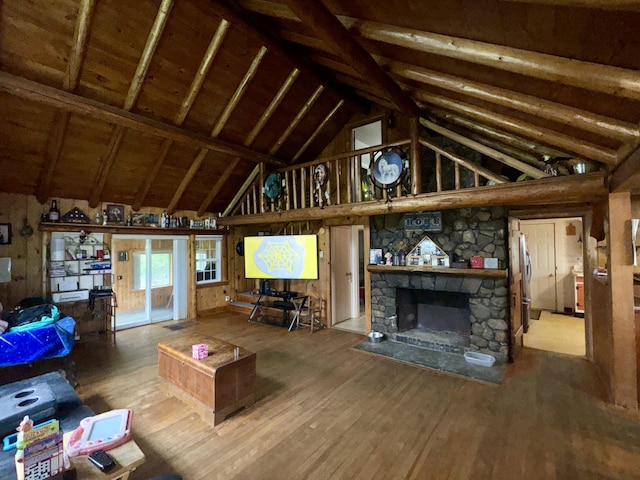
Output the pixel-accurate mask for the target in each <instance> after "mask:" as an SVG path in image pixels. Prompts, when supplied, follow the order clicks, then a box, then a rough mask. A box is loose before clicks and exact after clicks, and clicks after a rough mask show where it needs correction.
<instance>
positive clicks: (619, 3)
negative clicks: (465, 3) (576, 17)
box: [500, 0, 640, 12]
mask: <svg viewBox="0 0 640 480" xmlns="http://www.w3.org/2000/svg"><path fill="white" fill-rule="evenodd" d="M500 1H502V2H508V3H526V4H533V5H552V6H557V7H583V8H592V9H596V10H621V11H629V12H639V11H640V4H638V0H500Z"/></svg>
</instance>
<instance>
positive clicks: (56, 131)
mask: <svg viewBox="0 0 640 480" xmlns="http://www.w3.org/2000/svg"><path fill="white" fill-rule="evenodd" d="M69 117H70V114H69V112H65V111H62V110H56V113H55V115H54V117H53V124H52V126H51V132H50V134H49V138H48V141H47V151H46V157H45V161H44V167H43V168H42V171H41V172H40V179H39V180H38V187H37V188H36V198H37V199H38V202H40V203H42V204H44V203H45V202H46V201H47V200H48V198H49V197H50V196H51V189H52V187H53V178H54V174H55V171H56V167H57V166H58V159H59V158H60V151H61V150H62V144H63V143H64V136H65V133H66V131H67V125H69Z"/></svg>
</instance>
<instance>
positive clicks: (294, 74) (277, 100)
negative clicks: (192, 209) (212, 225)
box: [198, 68, 300, 216]
mask: <svg viewBox="0 0 640 480" xmlns="http://www.w3.org/2000/svg"><path fill="white" fill-rule="evenodd" d="M298 75H300V70H298V69H297V68H294V69H293V70H292V71H291V73H290V74H289V76H288V77H287V79H286V80H285V82H284V83H283V84H282V86H281V87H280V89H279V90H278V93H276V95H275V97H273V99H272V100H271V103H270V104H269V106H268V107H267V108H266V110H265V111H264V113H263V114H262V116H261V117H260V119H259V120H258V123H256V125H255V126H254V127H253V129H252V130H251V132H250V133H249V135H248V136H247V138H246V139H245V141H244V146H245V147H248V146H250V145H251V144H252V143H253V142H254V140H255V139H256V137H257V136H258V134H259V133H260V132H261V131H262V129H263V128H264V126H265V124H266V123H267V121H268V120H269V119H270V118H271V116H272V115H273V113H274V112H275V111H276V108H278V105H280V104H281V103H282V101H283V100H284V97H285V96H286V95H287V93H288V92H289V90H291V87H292V86H293V83H294V82H295V81H296V79H297V78H298ZM239 160H240V159H239V158H237V157H236V159H234V161H232V163H231V165H230V166H229V167H227V169H226V170H225V172H224V173H223V175H222V178H224V181H226V180H227V178H228V177H229V175H230V174H231V172H232V171H233V169H235V167H236V166H237V164H238V161H239ZM224 181H223V182H222V183H221V182H220V181H218V182H217V183H216V185H218V184H220V185H222V184H223V183H224ZM219 191H220V188H216V187H214V188H213V189H212V190H211V191H210V192H209V194H208V195H207V197H206V198H205V199H204V200H203V202H202V204H201V205H200V208H199V209H198V216H202V215H204V213H205V212H206V211H207V208H209V205H211V202H213V200H214V198H215V197H216V195H217V194H218V192H219Z"/></svg>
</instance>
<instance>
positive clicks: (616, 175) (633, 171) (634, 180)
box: [609, 146, 640, 193]
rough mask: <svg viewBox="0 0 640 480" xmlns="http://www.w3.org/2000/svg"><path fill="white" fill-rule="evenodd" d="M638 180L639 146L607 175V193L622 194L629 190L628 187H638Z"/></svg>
mask: <svg viewBox="0 0 640 480" xmlns="http://www.w3.org/2000/svg"><path fill="white" fill-rule="evenodd" d="M639 178H640V146H636V149H635V150H634V151H633V152H631V154H630V155H629V156H628V157H627V158H626V159H625V160H624V161H623V162H622V163H620V165H618V166H617V167H616V168H615V170H614V171H613V172H612V173H611V175H609V191H610V192H611V193H616V192H623V191H626V190H629V189H630V185H638V184H640V182H639V181H638V180H639Z"/></svg>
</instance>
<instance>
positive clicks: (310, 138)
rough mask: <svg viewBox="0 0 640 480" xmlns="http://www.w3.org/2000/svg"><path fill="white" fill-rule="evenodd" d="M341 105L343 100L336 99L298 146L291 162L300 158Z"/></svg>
mask: <svg viewBox="0 0 640 480" xmlns="http://www.w3.org/2000/svg"><path fill="white" fill-rule="evenodd" d="M342 105H344V100H340V101H338V103H337V104H336V106H335V107H333V108H332V109H331V111H330V112H329V113H328V114H327V116H326V117H325V118H324V120H323V121H322V123H321V124H320V125H318V127H317V128H316V129H315V131H314V132H313V133H312V134H311V135H310V136H309V138H308V139H307V141H306V142H304V145H302V147H300V149H299V150H298V152H297V153H296V154H295V155H294V157H293V160H292V162H295V161H296V160H298V158H300V156H301V155H302V154H303V153H304V151H305V150H306V149H307V148H308V147H309V145H311V142H313V141H314V140H315V138H316V137H317V136H318V135H319V134H320V132H321V131H322V129H323V128H324V127H325V126H326V125H327V124H328V123H329V122H330V121H331V119H332V118H333V116H334V115H335V114H336V112H337V111H338V110H339V109H340V107H342Z"/></svg>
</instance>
